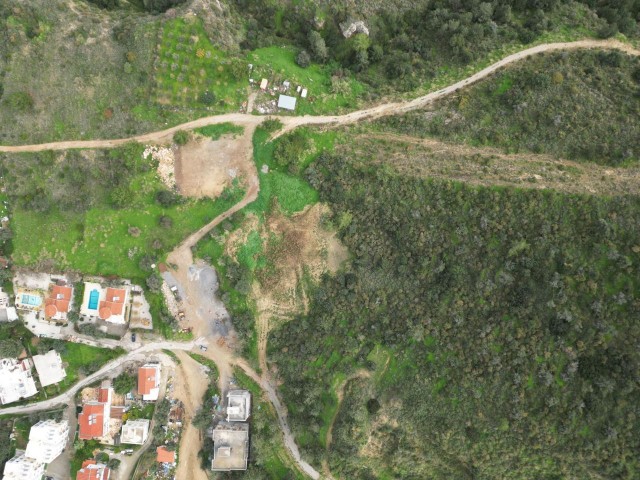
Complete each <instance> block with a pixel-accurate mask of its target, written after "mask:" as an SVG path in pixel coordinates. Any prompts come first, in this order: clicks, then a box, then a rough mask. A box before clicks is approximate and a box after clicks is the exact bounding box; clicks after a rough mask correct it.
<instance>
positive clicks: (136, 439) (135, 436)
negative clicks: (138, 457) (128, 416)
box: [120, 419, 150, 445]
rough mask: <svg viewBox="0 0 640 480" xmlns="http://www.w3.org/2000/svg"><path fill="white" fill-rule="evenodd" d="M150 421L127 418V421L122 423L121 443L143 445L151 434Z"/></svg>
mask: <svg viewBox="0 0 640 480" xmlns="http://www.w3.org/2000/svg"><path fill="white" fill-rule="evenodd" d="M149 423H150V422H149V420H145V419H140V420H127V423H125V424H124V425H122V432H121V434H120V443H128V444H131V445H142V444H143V443H144V442H146V441H147V437H148V436H149Z"/></svg>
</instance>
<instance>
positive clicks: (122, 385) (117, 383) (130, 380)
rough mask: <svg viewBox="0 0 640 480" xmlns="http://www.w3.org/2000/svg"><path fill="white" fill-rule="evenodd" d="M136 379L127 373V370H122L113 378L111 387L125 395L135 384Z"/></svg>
mask: <svg viewBox="0 0 640 480" xmlns="http://www.w3.org/2000/svg"><path fill="white" fill-rule="evenodd" d="M136 383H137V380H136V377H135V376H133V375H129V374H128V373H127V372H122V373H121V374H120V375H118V376H117V377H116V378H115V379H114V380H113V389H114V390H115V392H116V393H118V394H120V395H125V394H127V393H129V392H130V391H131V390H133V389H134V388H135V386H136Z"/></svg>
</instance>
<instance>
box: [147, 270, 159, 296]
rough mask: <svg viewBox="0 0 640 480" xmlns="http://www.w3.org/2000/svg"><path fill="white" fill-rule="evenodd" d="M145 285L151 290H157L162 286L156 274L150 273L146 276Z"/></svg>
mask: <svg viewBox="0 0 640 480" xmlns="http://www.w3.org/2000/svg"><path fill="white" fill-rule="evenodd" d="M147 287H149V290H151V291H152V292H159V291H160V289H161V288H162V279H161V278H160V277H159V276H158V275H155V274H154V275H150V276H148V277H147Z"/></svg>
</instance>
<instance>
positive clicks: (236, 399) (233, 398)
mask: <svg viewBox="0 0 640 480" xmlns="http://www.w3.org/2000/svg"><path fill="white" fill-rule="evenodd" d="M250 413H251V394H250V393H249V392H248V391H247V390H230V391H229V393H227V422H244V421H246V420H247V418H249V415H250Z"/></svg>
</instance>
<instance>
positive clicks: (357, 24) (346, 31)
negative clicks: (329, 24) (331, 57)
mask: <svg viewBox="0 0 640 480" xmlns="http://www.w3.org/2000/svg"><path fill="white" fill-rule="evenodd" d="M340 30H342V35H344V38H349V37H351V36H352V35H353V34H355V33H364V34H365V35H367V36H369V29H368V28H367V26H366V25H365V24H364V22H363V21H362V20H357V21H349V22H344V23H341V24H340Z"/></svg>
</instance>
